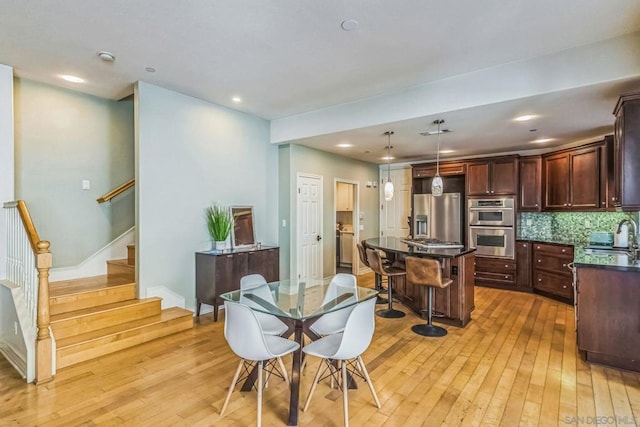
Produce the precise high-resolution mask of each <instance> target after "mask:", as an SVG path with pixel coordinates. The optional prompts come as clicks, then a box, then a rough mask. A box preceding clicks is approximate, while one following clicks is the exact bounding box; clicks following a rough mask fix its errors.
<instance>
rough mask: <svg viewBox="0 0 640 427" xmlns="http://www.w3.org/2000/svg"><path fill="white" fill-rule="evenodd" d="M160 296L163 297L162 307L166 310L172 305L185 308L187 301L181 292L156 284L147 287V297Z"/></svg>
mask: <svg viewBox="0 0 640 427" xmlns="http://www.w3.org/2000/svg"><path fill="white" fill-rule="evenodd" d="M151 297H160V298H162V305H161V308H162V309H163V310H164V309H166V308H171V307H180V308H185V305H186V301H185V299H184V297H183V296H182V295H180V294H177V293H175V292H173V291H172V290H171V289H169V288H167V287H166V286H154V287H152V288H147V291H146V295H145V298H151Z"/></svg>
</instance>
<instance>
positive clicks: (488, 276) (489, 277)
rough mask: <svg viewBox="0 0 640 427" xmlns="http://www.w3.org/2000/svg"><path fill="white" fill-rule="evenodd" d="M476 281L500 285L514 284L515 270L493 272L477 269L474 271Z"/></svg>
mask: <svg viewBox="0 0 640 427" xmlns="http://www.w3.org/2000/svg"><path fill="white" fill-rule="evenodd" d="M474 276H475V279H476V282H488V283H494V284H502V285H515V283H516V275H515V272H508V273H494V272H489V271H477V270H476V272H475V273H474Z"/></svg>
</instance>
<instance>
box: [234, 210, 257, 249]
mask: <svg viewBox="0 0 640 427" xmlns="http://www.w3.org/2000/svg"><path fill="white" fill-rule="evenodd" d="M231 217H232V218H233V228H232V229H231V244H232V246H233V247H234V248H242V247H252V246H255V245H256V233H255V229H254V227H253V206H231Z"/></svg>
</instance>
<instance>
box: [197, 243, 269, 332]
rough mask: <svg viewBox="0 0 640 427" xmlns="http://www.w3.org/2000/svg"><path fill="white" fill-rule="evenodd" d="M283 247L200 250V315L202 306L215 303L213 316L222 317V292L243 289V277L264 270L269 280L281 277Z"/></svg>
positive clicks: (198, 263) (198, 312) (198, 269)
mask: <svg viewBox="0 0 640 427" xmlns="http://www.w3.org/2000/svg"><path fill="white" fill-rule="evenodd" d="M279 265H280V250H279V249H278V248H275V247H262V248H261V249H251V250H237V251H231V252H225V253H211V252H196V316H199V315H200V306H201V305H202V304H209V305H212V306H213V319H214V321H217V320H218V306H219V305H220V304H221V303H222V300H221V299H220V295H221V294H223V293H225V292H230V291H234V290H237V289H240V278H241V277H242V276H246V275H247V274H262V275H263V276H264V278H265V279H266V280H267V282H274V281H277V280H279V278H280V273H279V271H280V269H279Z"/></svg>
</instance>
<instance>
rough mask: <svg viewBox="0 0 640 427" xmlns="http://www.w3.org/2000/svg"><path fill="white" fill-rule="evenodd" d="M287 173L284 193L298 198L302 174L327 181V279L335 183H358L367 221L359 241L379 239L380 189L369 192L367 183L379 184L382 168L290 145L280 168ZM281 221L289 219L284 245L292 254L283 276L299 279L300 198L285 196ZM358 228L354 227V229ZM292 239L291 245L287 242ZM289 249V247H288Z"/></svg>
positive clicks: (282, 186)
mask: <svg viewBox="0 0 640 427" xmlns="http://www.w3.org/2000/svg"><path fill="white" fill-rule="evenodd" d="M283 162H286V163H287V164H288V166H286V168H287V170H286V171H284V172H285V173H282V172H281V175H280V192H281V193H284V192H286V193H287V194H291V195H295V194H296V179H297V174H298V173H308V174H313V175H319V176H322V178H323V195H322V204H323V215H322V222H323V230H322V242H323V243H322V253H323V276H324V277H327V276H330V275H332V274H333V273H334V270H333V267H334V259H335V244H336V238H335V210H334V197H335V180H336V179H342V180H347V181H355V182H357V183H358V186H359V190H360V193H359V195H360V198H359V205H360V211H361V212H363V213H364V220H363V221H362V222H360V224H361V225H363V226H364V229H363V230H360V231H359V233H360V235H359V236H358V238H359V239H360V240H362V239H367V238H372V237H377V235H378V227H379V215H378V201H379V196H378V189H377V188H366V183H367V181H377V180H378V165H376V164H373V163H367V162H362V161H358V160H353V159H350V158H347V157H341V156H337V155H335V154H331V153H326V152H323V151H318V150H314V149H311V148H307V147H303V146H301V145H295V144H291V145H286V146H281V147H280V165H281V166H280V167H281V168H285V165H284V164H283ZM280 203H281V204H280V207H279V210H280V219H281V220H282V219H287V225H288V227H289V229H290V232H289V233H285V232H284V231H281V239H280V243H281V246H282V247H283V250H282V251H283V252H287V253H291V256H290V258H289V260H290V265H288V266H283V268H282V269H281V273H284V272H286V271H287V270H289V271H290V274H291V277H295V275H296V274H297V272H296V263H297V261H298V260H297V254H296V252H295V251H294V250H292V248H295V245H296V237H297V235H296V232H295V230H296V226H297V224H296V198H295V197H291V196H290V197H288V198H285V197H284V196H281V198H280ZM355 227H356V225H355V224H354V228H355ZM287 235H288V238H289V240H288V245H287V244H286V243H285V241H284V238H285V236H287ZM285 246H286V247H285Z"/></svg>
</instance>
